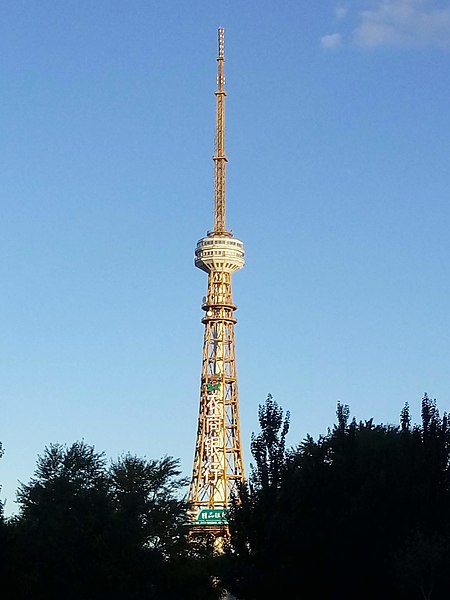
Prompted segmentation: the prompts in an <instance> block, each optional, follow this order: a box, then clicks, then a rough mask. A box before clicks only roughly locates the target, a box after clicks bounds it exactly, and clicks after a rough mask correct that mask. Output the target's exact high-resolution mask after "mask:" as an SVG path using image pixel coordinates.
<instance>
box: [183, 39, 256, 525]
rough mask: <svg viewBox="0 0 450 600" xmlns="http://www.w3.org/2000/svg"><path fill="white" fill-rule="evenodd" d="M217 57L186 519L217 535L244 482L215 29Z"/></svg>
mask: <svg viewBox="0 0 450 600" xmlns="http://www.w3.org/2000/svg"><path fill="white" fill-rule="evenodd" d="M218 34H219V36H218V37H219V40H218V41H219V51H218V56H217V65H218V72H217V91H216V92H215V95H216V143H215V154H214V156H213V160H214V229H213V230H212V231H209V232H208V234H207V236H206V237H204V238H202V239H201V240H199V241H198V243H197V247H196V250H195V266H196V267H198V268H199V269H202V270H203V271H205V272H206V273H208V291H207V295H206V296H205V298H204V301H203V306H202V309H203V310H204V311H205V315H204V317H203V319H202V323H203V324H204V325H205V334H204V340H203V361H202V375H201V386H200V410H199V416H198V429H197V440H196V445H195V455H194V466H193V473H192V480H191V485H190V489H189V495H188V501H189V504H190V507H191V508H190V518H191V523H192V527H193V529H194V530H195V531H196V532H210V533H213V534H216V535H221V534H222V533H223V531H224V530H225V529H226V509H227V508H228V507H229V502H230V498H231V495H232V494H233V493H234V492H235V491H236V488H237V484H238V482H241V481H243V479H244V468H243V461H242V448H241V435H240V427H239V410H238V386H237V374H236V354H235V343H234V325H235V323H236V319H235V317H234V311H235V310H236V306H235V304H234V303H233V299H232V292H231V275H232V273H233V272H234V271H238V270H239V269H242V267H243V266H244V245H243V243H242V242H241V241H240V240H238V239H237V238H235V237H234V236H233V234H232V232H231V231H227V229H226V227H225V208H226V207H225V173H226V163H227V158H226V155H225V97H226V92H225V89H224V85H225V77H224V68H223V64H224V30H223V28H219V32H218Z"/></svg>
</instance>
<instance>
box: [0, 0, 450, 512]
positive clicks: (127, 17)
mask: <svg viewBox="0 0 450 600" xmlns="http://www.w3.org/2000/svg"><path fill="white" fill-rule="evenodd" d="M218 26H223V27H225V57H226V63H225V74H226V89H227V92H228V97H227V136H226V149H227V154H228V158H229V163H228V177H227V201H228V205H227V225H228V226H229V227H230V228H232V229H233V231H234V233H235V235H236V236H238V237H239V238H240V239H242V240H243V241H244V243H245V247H246V253H247V256H246V259H247V265H246V268H245V269H244V270H243V271H242V272H240V273H238V274H236V275H235V276H234V281H233V286H234V287H233V289H234V298H235V301H236V303H237V304H238V306H239V310H238V312H237V317H238V324H237V327H236V341H237V355H238V373H239V389H240V412H241V426H242V434H243V441H244V449H245V461H246V464H248V463H249V462H250V453H249V450H248V444H249V440H250V435H251V432H252V431H256V430H257V427H258V425H257V408H258V405H259V404H260V403H262V402H263V401H264V399H265V397H266V396H267V394H268V393H271V394H272V395H273V397H274V398H275V400H277V402H278V403H279V404H281V405H282V406H283V407H284V408H285V409H286V410H290V411H291V432H290V434H289V441H290V443H291V444H297V443H298V442H300V440H301V439H302V438H303V437H304V436H305V435H306V434H307V433H311V434H312V435H313V436H317V435H318V434H319V433H322V432H326V429H327V427H328V426H331V425H332V424H333V423H334V420H335V409H336V403H337V402H338V401H341V402H344V403H346V404H349V405H350V408H351V411H352V414H353V415H355V416H356V417H357V418H358V419H368V418H371V417H373V418H374V420H375V421H376V422H384V423H397V422H398V415H399V412H400V410H401V408H402V406H403V405H404V403H405V402H409V403H410V405H411V407H412V413H413V418H414V420H415V421H417V420H418V419H419V417H420V399H421V397H422V395H423V393H424V392H425V391H426V392H428V394H429V395H430V396H431V397H433V398H437V401H438V404H439V406H440V408H441V409H442V410H447V409H449V408H450V371H449V355H450V334H449V332H450V311H449V296H450V283H449V281H450V279H449V268H450V267H449V255H450V241H449V230H450V192H449V189H450V111H449V102H450V69H449V63H450V2H448V1H445V2H444V1H438V0H367V1H366V0H359V1H358V2H357V1H351V0H349V1H348V2H334V1H331V0H330V1H328V0H322V1H320V2H301V1H298V0H296V1H294V0H284V1H280V0H278V1H275V0H274V1H269V0H259V1H258V2H256V1H254V0H246V1H245V2H243V1H237V0H235V1H223V2H220V3H211V2H206V1H198V0H191V1H190V2H181V1H175V0H166V1H165V2H155V1H150V0H147V1H143V0H127V1H126V2H125V1H118V0H96V1H95V2H92V1H91V0H65V1H64V2H53V1H46V0H41V1H40V2H32V1H31V0H28V1H22V0H14V1H11V0H7V1H6V2H3V3H2V7H1V10H0V56H1V57H2V58H1V63H0V84H1V89H2V94H1V99H0V131H1V136H0V257H1V258H0V277H1V282H2V293H1V295H0V315H1V335H0V403H1V420H0V440H1V441H2V442H3V445H4V447H5V450H6V452H5V455H4V457H3V458H2V459H1V460H0V484H2V491H1V492H0V497H1V498H3V499H5V498H6V499H7V507H6V511H7V513H8V514H10V513H11V512H14V510H15V506H14V494H15V489H16V487H17V481H18V480H21V481H24V482H26V481H27V480H28V479H29V477H30V476H31V475H32V472H33V470H34V466H35V460H36V456H37V454H38V453H40V452H42V451H43V449H44V447H45V445H47V444H49V443H51V442H61V443H68V444H70V443H72V442H73V441H75V440H77V439H81V438H83V439H84V440H85V441H86V442H87V443H89V444H94V445H95V446H96V448H97V449H98V450H103V451H105V452H106V454H107V456H108V457H112V458H114V457H116V456H117V455H119V454H121V453H122V452H127V451H131V452H132V453H136V454H138V455H141V456H142V455H145V456H148V457H152V458H153V457H159V456H161V455H163V454H170V455H173V456H176V457H179V458H180V459H181V464H182V468H183V471H184V472H185V473H186V474H187V475H188V474H189V473H190V470H191V464H192V458H193V451H194V441H195V432H196V418H197V412H198V401H199V378H200V366H201V351H202V347H201V346H202V334H203V331H202V325H201V322H200V320H201V316H202V314H201V310H200V304H201V299H202V296H203V295H204V294H205V291H206V276H205V274H204V273H202V272H201V271H199V270H197V269H195V268H194V266H193V250H194V247H195V244H196V241H197V240H198V239H199V238H200V237H202V236H203V235H204V234H205V232H206V230H207V229H209V228H210V227H211V225H212V218H213V215H212V210H213V162H212V160H211V156H212V154H213V151H214V119H215V98H214V90H215V85H216V61H215V58H216V52H217V48H216V37H217V27H218Z"/></svg>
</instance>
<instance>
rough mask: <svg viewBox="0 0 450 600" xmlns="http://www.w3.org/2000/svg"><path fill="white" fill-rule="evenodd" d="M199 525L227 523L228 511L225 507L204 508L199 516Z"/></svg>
mask: <svg viewBox="0 0 450 600" xmlns="http://www.w3.org/2000/svg"><path fill="white" fill-rule="evenodd" d="M197 523H198V524H199V525H226V524H227V517H226V511H225V510H223V509H213V508H204V509H203V510H201V511H200V512H199V515H198V517H197Z"/></svg>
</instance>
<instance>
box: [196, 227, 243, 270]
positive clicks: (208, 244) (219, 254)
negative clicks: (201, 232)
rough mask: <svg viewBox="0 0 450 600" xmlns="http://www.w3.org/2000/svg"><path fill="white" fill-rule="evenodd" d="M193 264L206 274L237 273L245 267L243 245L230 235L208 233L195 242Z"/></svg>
mask: <svg viewBox="0 0 450 600" xmlns="http://www.w3.org/2000/svg"><path fill="white" fill-rule="evenodd" d="M194 262H195V266H196V267H198V268H199V269H201V270H202V271H205V272H206V273H211V272H213V271H222V272H223V271H225V272H228V273H232V272H234V271H239V269H242V267H243V266H244V265H245V260H244V244H243V243H242V242H241V240H238V239H237V238H235V237H233V236H232V235H231V233H228V234H227V233H222V234H219V233H214V232H212V233H208V235H207V236H206V237H204V238H202V239H201V240H199V241H198V242H197V247H196V249H195V260H194Z"/></svg>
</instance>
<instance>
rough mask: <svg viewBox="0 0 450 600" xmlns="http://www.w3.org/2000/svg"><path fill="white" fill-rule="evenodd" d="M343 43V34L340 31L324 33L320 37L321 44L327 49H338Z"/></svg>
mask: <svg viewBox="0 0 450 600" xmlns="http://www.w3.org/2000/svg"><path fill="white" fill-rule="evenodd" d="M341 44H342V36H341V34H340V33H330V34H328V35H323V36H322V37H321V38H320V45H321V46H322V48H325V49H326V50H336V49H337V48H339V47H340V46H341Z"/></svg>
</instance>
